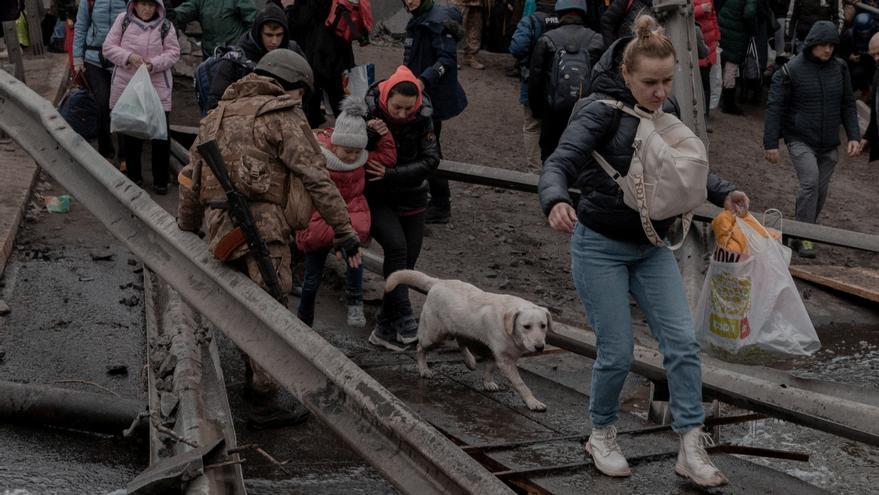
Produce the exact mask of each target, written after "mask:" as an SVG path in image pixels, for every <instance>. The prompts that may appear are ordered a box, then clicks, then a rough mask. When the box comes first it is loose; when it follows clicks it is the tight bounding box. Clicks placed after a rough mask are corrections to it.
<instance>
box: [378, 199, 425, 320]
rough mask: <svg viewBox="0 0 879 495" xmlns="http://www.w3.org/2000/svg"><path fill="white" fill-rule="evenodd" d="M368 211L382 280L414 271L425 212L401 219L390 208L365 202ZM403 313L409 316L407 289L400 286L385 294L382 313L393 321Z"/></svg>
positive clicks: (421, 237)
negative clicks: (380, 256)
mask: <svg viewBox="0 0 879 495" xmlns="http://www.w3.org/2000/svg"><path fill="white" fill-rule="evenodd" d="M369 210H370V213H371V215H372V228H371V232H370V233H371V234H372V237H373V238H374V239H375V240H376V242H378V244H379V245H380V246H381V247H382V250H383V251H384V255H385V261H384V265H382V274H383V275H384V277H385V278H388V276H389V275H390V274H391V273H394V272H396V271H398V270H405V269H409V270H412V269H414V268H415V262H416V261H418V256H419V255H420V254H421V244H422V242H423V240H424V217H425V212H421V213H418V214H417V215H410V216H401V215H400V214H399V213H398V212H397V210H396V209H395V208H394V207H393V206H391V205H388V204H385V203H380V202H374V201H373V202H370V203H369ZM407 313H409V314H411V313H412V305H411V304H410V303H409V287H407V286H405V285H401V286H398V287H397V288H395V289H394V290H393V291H391V292H389V293H387V294H385V297H384V299H383V300H382V314H383V315H384V316H385V317H386V318H389V319H393V318H395V317H398V316H401V315H403V314H407Z"/></svg>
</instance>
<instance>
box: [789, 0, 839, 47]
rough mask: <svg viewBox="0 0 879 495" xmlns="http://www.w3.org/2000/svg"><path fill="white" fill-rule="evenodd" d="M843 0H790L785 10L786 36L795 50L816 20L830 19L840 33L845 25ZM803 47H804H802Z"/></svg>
mask: <svg viewBox="0 0 879 495" xmlns="http://www.w3.org/2000/svg"><path fill="white" fill-rule="evenodd" d="M844 3H845V2H843V0H790V4H789V7H788V11H787V22H786V23H785V24H786V26H787V33H786V34H787V36H786V37H787V38H788V39H791V40H793V42H794V44H795V50H794V51H795V52H796V53H799V49H798V48H799V47H800V45H802V43H803V42H804V40H805V39H806V37H807V36H808V34H809V31H811V30H812V26H814V25H815V23H816V22H818V21H830V22H832V23H833V24H834V26H835V27H836V32H838V33H841V32H842V30H843V27H844V25H845V12H844ZM803 49H805V47H803Z"/></svg>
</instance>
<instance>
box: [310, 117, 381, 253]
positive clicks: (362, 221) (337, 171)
mask: <svg viewBox="0 0 879 495" xmlns="http://www.w3.org/2000/svg"><path fill="white" fill-rule="evenodd" d="M314 134H315V137H316V138H317V140H318V142H319V143H320V144H321V151H323V154H324V157H325V158H326V159H327V168H328V169H329V172H330V178H331V179H333V182H335V183H336V187H337V188H338V189H339V193H340V194H341V195H342V199H344V200H345V204H346V205H347V206H348V215H349V216H350V217H351V225H352V226H354V230H355V231H356V232H357V237H359V238H360V242H361V243H365V242H366V240H367V239H368V238H369V229H370V227H371V223H372V221H371V218H370V215H369V205H367V203H366V197H365V196H364V195H363V191H364V189H365V188H366V171H365V170H364V167H363V165H364V164H365V163H366V162H367V161H372V162H377V163H380V164H381V165H384V166H385V167H388V168H391V167H393V166H394V165H396V163H397V146H396V144H394V137H393V135H391V133H390V132H389V133H387V134H385V135H384V136H382V137H381V139H379V141H378V143H377V144H376V146H375V150H373V151H369V152H367V151H366V150H363V153H362V154H361V157H360V158H359V159H358V160H357V161H356V162H354V163H352V164H347V163H344V162H342V161H341V160H339V158H338V157H336V155H334V154H333V153H332V151H330V148H331V146H332V145H331V141H330V139H331V138H332V135H333V129H331V128H330V129H321V130H319V131H315V133H314ZM296 246H297V247H298V248H299V250H300V251H302V252H305V253H312V252H316V251H322V250H326V249H330V248H331V247H332V246H333V229H332V227H330V226H329V225H328V224H327V222H325V221H324V219H323V218H321V216H320V214H319V213H318V212H317V210H314V211H312V213H311V221H310V222H309V224H308V227H307V228H306V229H305V230H300V231H298V232H296Z"/></svg>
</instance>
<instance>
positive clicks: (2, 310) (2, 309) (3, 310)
mask: <svg viewBox="0 0 879 495" xmlns="http://www.w3.org/2000/svg"><path fill="white" fill-rule="evenodd" d="M11 312H12V310H11V309H10V308H9V305H8V304H6V301H4V300H2V299H0V316H6V315H8V314H9V313H11Z"/></svg>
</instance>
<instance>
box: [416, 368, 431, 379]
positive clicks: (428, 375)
mask: <svg viewBox="0 0 879 495" xmlns="http://www.w3.org/2000/svg"><path fill="white" fill-rule="evenodd" d="M418 374H419V375H420V376H421V378H428V379H429V378H433V371H431V370H430V369H428V368H424V369H420V370H418Z"/></svg>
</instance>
